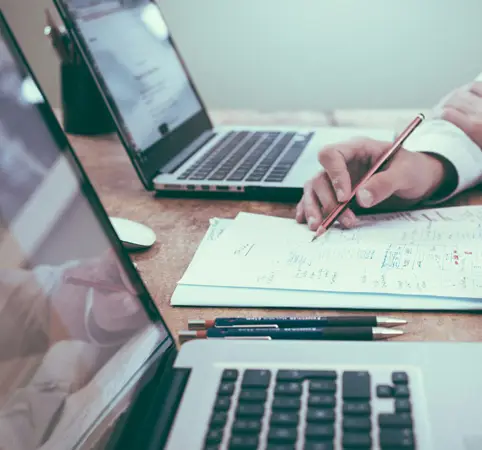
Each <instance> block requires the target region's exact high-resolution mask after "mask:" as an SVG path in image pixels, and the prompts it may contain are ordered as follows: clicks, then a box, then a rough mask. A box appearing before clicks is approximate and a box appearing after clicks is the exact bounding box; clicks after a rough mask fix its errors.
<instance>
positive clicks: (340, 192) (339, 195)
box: [335, 189, 343, 202]
mask: <svg viewBox="0 0 482 450" xmlns="http://www.w3.org/2000/svg"><path fill="white" fill-rule="evenodd" d="M335 194H336V198H337V199H338V201H339V202H341V201H343V190H342V189H335Z"/></svg>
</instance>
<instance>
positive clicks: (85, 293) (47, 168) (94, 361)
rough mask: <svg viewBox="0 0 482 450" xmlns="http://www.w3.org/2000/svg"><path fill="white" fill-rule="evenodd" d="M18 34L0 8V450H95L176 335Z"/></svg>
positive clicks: (170, 345) (170, 346) (170, 347)
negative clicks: (22, 51)
mask: <svg viewBox="0 0 482 450" xmlns="http://www.w3.org/2000/svg"><path fill="white" fill-rule="evenodd" d="M12 39H13V38H12V36H11V35H10V34H9V31H8V29H7V28H6V25H5V24H4V22H3V21H2V16H1V13H0V143H1V144H0V448H5V449H9V450H31V449H32V450H33V449H37V448H42V449H47V448H48V449H56V448H58V449H62V450H65V449H71V448H83V447H82V446H83V445H86V447H88V448H91V445H92V443H93V442H94V441H95V442H97V440H98V439H100V438H101V436H102V437H103V438H106V437H108V434H109V431H108V430H109V429H111V428H110V425H112V421H113V419H114V418H115V417H116V416H117V415H118V414H119V413H120V412H121V411H122V409H124V408H125V407H127V406H128V405H129V402H130V400H131V399H132V394H133V392H134V390H135V387H136V384H137V383H138V381H139V377H140V376H141V375H142V374H143V373H144V372H145V371H146V370H147V366H148V362H149V361H150V360H152V359H153V358H152V356H153V354H154V353H156V355H162V351H167V350H168V349H169V350H171V349H172V348H173V347H172V339H171V337H170V335H169V333H168V331H167V329H166V327H165V326H164V324H163V322H162V321H161V319H160V317H159V315H158V313H157V310H156V309H155V307H154V306H153V304H152V302H151V300H150V297H149V295H148V293H147V291H146V290H145V288H144V286H143V284H142V282H141V280H140V279H139V277H138V276H137V273H136V271H135V269H134V268H133V267H132V264H131V263H130V261H129V260H128V257H127V256H126V255H125V254H124V253H123V252H122V250H121V244H120V243H119V241H118V240H117V239H116V238H115V236H114V232H113V229H112V228H111V227H110V225H109V221H108V218H107V216H106V215H105V212H104V210H103V209H102V207H101V206H100V203H99V201H98V199H97V197H96V195H95V193H94V192H93V190H92V187H91V185H90V184H89V182H88V180H87V179H86V178H85V175H84V173H83V172H82V170H81V168H80V167H79V166H78V165H77V164H76V159H75V157H74V156H73V155H72V153H71V150H70V148H69V147H68V144H67V142H66V139H65V135H64V134H63V133H62V132H61V130H60V127H59V126H58V123H57V122H56V121H55V119H54V117H53V114H52V112H51V110H50V109H49V107H48V105H47V104H46V102H44V99H43V96H42V94H41V92H40V91H39V90H38V88H37V85H36V84H35V81H34V80H33V78H32V77H31V76H30V75H29V72H28V69H27V66H26V65H25V64H24V63H23V59H22V57H21V56H20V55H19V53H17V52H16V50H15V47H14V43H13V40H12ZM164 355H167V353H164ZM81 444H82V445H81Z"/></svg>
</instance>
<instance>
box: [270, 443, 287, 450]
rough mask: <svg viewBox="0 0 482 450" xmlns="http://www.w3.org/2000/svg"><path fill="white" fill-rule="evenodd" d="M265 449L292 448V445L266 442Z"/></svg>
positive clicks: (280, 449) (279, 449)
mask: <svg viewBox="0 0 482 450" xmlns="http://www.w3.org/2000/svg"><path fill="white" fill-rule="evenodd" d="M266 450H293V446H292V445H289V444H268V446H267V447H266Z"/></svg>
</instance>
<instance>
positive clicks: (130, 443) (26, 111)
mask: <svg viewBox="0 0 482 450" xmlns="http://www.w3.org/2000/svg"><path fill="white" fill-rule="evenodd" d="M0 136H1V143H2V145H0V173H1V177H0V219H1V220H0V224H1V228H0V261H1V268H0V306H1V308H0V448H3V449H8V450H33V449H42V450H52V449H54V450H56V449H59V450H66V449H84V448H85V449H87V448H88V449H99V448H102V449H104V448H105V449H112V450H118V449H136V450H142V449H152V450H154V449H156V450H157V449H163V448H166V449H169V450H187V449H189V450H198V449H199V450H201V449H204V450H211V449H264V450H266V449H277V450H285V449H290V450H292V449H296V450H301V449H305V450H312V449H317V450H331V449H336V450H341V449H383V450H385V449H391V450H394V449H397V450H400V449H418V450H480V449H481V448H482V432H481V430H482V414H480V399H481V398H482V345H481V344H478V343H453V342H452V343H428V342H424V343H410V342H383V343H378V342H313V341H312V342H301V341H299V342H296V341H272V342H269V341H258V342H255V341H233V340H230V341H226V340H198V341H192V342H188V343H186V344H184V345H183V346H182V348H181V349H180V350H178V349H177V348H176V346H175V344H174V339H173V336H172V335H171V334H170V332H169V330H168V329H167V327H166V325H165V323H164V322H163V320H162V317H161V315H160V313H159V311H158V310H157V308H156V307H155V306H154V303H153V300H152V298H151V296H150V295H149V293H148V291H147V290H146V288H145V286H144V284H143V283H142V281H141V279H140V277H139V275H138V273H137V271H136V270H135V268H134V267H133V265H132V263H131V261H130V259H129V257H128V256H127V254H126V252H125V250H124V249H123V248H122V246H121V243H120V241H119V239H118V238H117V236H116V234H115V232H114V229H113V227H112V226H111V224H110V221H109V219H108V217H107V215H106V212H105V210H104V209H103V207H102V205H101V203H100V201H99V199H98V197H97V196H96V194H95V191H94V190H93V188H92V185H91V184H90V182H89V180H88V178H87V176H86V174H85V173H84V171H83V169H82V167H81V165H80V164H79V162H78V160H77V159H76V158H75V155H74V153H73V152H72V149H71V148H70V146H69V144H68V142H67V140H66V137H65V135H64V133H63V132H62V129H61V127H60V126H59V124H58V122H57V121H56V119H55V117H54V115H53V113H52V110H51V109H50V107H49V105H48V104H47V102H46V101H44V97H43V95H42V93H41V91H40V90H39V89H38V85H37V83H36V81H35V78H34V77H33V76H32V74H31V72H30V70H29V68H28V66H27V64H26V62H25V60H24V58H23V56H22V55H21V53H20V49H19V48H18V46H17V44H16V43H15V42H14V39H13V36H12V35H11V33H10V31H9V29H8V28H7V25H6V23H5V21H4V19H3V16H2V15H1V12H0ZM159 276H162V273H160V274H159Z"/></svg>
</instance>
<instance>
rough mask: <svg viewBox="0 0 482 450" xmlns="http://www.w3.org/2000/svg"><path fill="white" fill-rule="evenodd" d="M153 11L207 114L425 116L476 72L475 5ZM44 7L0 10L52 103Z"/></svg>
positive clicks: (210, 4) (315, 3)
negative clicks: (421, 111)
mask: <svg viewBox="0 0 482 450" xmlns="http://www.w3.org/2000/svg"><path fill="white" fill-rule="evenodd" d="M159 3H160V5H161V7H162V10H163V12H164V15H165V18H166V20H167V22H168V23H169V25H170V26H171V31H172V32H173V35H174V38H175V40H176V41H177V43H178V46H179V47H180V49H181V51H182V53H183V55H184V58H185V60H186V63H187V65H188V66H189V67H190V68H191V72H192V75H193V78H194V80H195V82H196V84H197V86H198V88H199V90H200V92H201V93H202V96H203V98H204V100H205V102H206V104H207V105H208V107H210V108H256V109H259V110H276V109H314V110H323V109H329V108H383V107H429V106H430V105H432V104H433V103H434V102H436V101H437V100H438V99H439V98H440V97H441V96H442V95H443V94H444V93H446V92H447V91H448V90H449V89H451V88H453V87H455V86H457V85H459V84H463V83H465V82H466V81H468V80H470V79H472V78H473V77H474V76H475V75H477V74H478V73H479V71H482V1H481V0H463V1H461V0H457V1H456V0H338V1H337V0H238V1H232V0H231V1H229V0H159ZM47 4H49V3H48V0H36V1H32V0H0V5H2V7H4V5H6V13H7V17H8V18H10V19H11V20H12V21H13V25H14V29H15V31H16V32H17V33H18V35H19V38H20V40H21V42H22V44H23V45H24V46H25V50H26V53H27V55H28V56H29V57H31V58H32V63H33V66H34V68H35V69H37V70H38V73H39V77H40V80H41V82H42V84H44V85H45V87H46V88H47V92H48V95H49V96H50V97H51V98H53V99H54V102H57V101H58V100H57V92H58V87H57V82H58V81H57V75H56V73H55V70H56V68H55V65H52V61H53V58H52V53H51V51H50V49H49V48H48V45H47V44H46V42H45V41H44V40H43V39H42V37H41V35H42V32H41V29H40V27H41V24H42V18H40V19H39V17H38V15H39V14H40V15H41V13H42V9H43V7H44V6H45V5H47ZM27 5H28V8H29V9H30V14H29V17H25V15H22V14H21V10H25V9H26V7H27ZM32 15H34V16H35V15H37V16H36V18H35V17H32Z"/></svg>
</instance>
